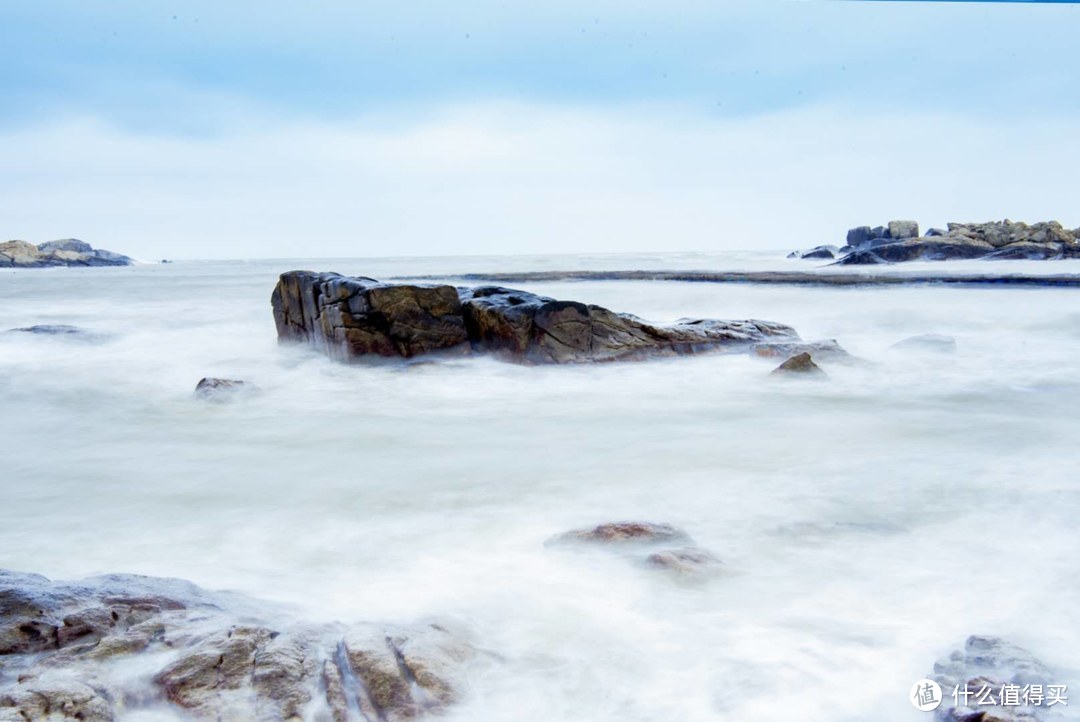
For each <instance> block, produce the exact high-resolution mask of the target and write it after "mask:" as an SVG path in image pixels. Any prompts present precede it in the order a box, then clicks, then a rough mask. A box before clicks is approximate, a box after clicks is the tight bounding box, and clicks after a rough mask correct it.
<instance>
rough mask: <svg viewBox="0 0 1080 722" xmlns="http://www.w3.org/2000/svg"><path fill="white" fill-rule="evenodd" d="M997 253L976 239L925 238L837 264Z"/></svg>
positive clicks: (884, 246) (868, 251) (860, 253)
mask: <svg viewBox="0 0 1080 722" xmlns="http://www.w3.org/2000/svg"><path fill="white" fill-rule="evenodd" d="M993 251H994V247H993V246H991V245H990V244H989V243H987V242H985V241H981V240H978V239H975V238H959V237H952V236H944V237H936V236H934V237H927V236H924V237H922V238H912V239H909V240H906V241H896V242H893V243H885V244H882V245H880V246H875V247H873V248H871V249H864V250H857V251H853V252H852V253H849V254H848V255H846V256H844V257H843V258H841V259H840V260H839V261H837V264H838V265H842V266H852V265H867V264H878V263H903V262H905V261H946V260H951V259H958V258H982V257H983V256H986V255H988V254H990V253H993Z"/></svg>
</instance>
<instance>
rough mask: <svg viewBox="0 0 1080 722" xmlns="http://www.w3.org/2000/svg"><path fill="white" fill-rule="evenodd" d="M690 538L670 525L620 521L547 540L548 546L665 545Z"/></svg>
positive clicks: (570, 532)
mask: <svg viewBox="0 0 1080 722" xmlns="http://www.w3.org/2000/svg"><path fill="white" fill-rule="evenodd" d="M689 541H690V536H689V535H688V534H687V533H686V532H684V531H682V530H681V529H677V528H675V527H673V526H671V525H670V524H656V523H654V522H649V521H620V522H612V523H608V524H600V525H599V526H595V527H592V528H588V529H574V530H572V531H568V532H564V533H562V534H559V535H558V536H555V537H553V538H551V539H550V540H548V544H564V543H568V542H569V543H573V542H582V543H587V544H667V543H670V542H689Z"/></svg>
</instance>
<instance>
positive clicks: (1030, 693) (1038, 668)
mask: <svg viewBox="0 0 1080 722" xmlns="http://www.w3.org/2000/svg"><path fill="white" fill-rule="evenodd" d="M929 678H930V679H932V680H933V681H935V682H937V683H938V685H940V687H941V692H942V697H943V701H942V704H941V706H940V707H938V708H937V710H936V712H935V718H936V719H937V720H939V721H940V722H1021V721H1024V722H1040V721H1041V722H1048V721H1049V720H1056V719H1059V716H1058V715H1059V714H1060V713H1061V712H1062V711H1064V710H1065V709H1067V703H1068V700H1067V699H1066V704H1061V703H1052V702H1051V699H1052V698H1053V697H1054V696H1055V694H1056V693H1055V691H1054V690H1053V689H1051V688H1052V687H1056V686H1062V685H1065V682H1064V681H1063V680H1061V679H1055V678H1054V675H1053V674H1052V672H1051V670H1049V669H1048V668H1047V667H1046V665H1044V664H1043V663H1042V662H1041V661H1039V660H1038V659H1037V658H1036V657H1035V656H1034V655H1032V654H1031V652H1029V651H1027V650H1026V649H1023V648H1021V647H1018V646H1016V645H1015V644H1012V643H1011V642H1009V641H1008V640H1005V639H1002V638H1001V637H990V636H979V635H973V636H971V637H968V638H967V641H966V642H965V643H964V646H963V648H962V649H958V650H956V651H954V652H952V653H951V654H950V655H949V656H948V657H945V658H943V659H940V660H938V662H937V663H935V664H934V671H933V673H932V674H931V675H930V677H929ZM1065 686H1066V687H1067V685H1065ZM1063 693H1064V694H1065V695H1066V696H1067V694H1068V690H1067V689H1065V690H1063ZM1014 695H1015V697H1014ZM989 700H993V701H994V703H993V704H990V703H989ZM1003 701H1004V702H1005V703H1004V704H1003V703H1002V702H1003Z"/></svg>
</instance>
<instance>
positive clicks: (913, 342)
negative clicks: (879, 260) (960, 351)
mask: <svg viewBox="0 0 1080 722" xmlns="http://www.w3.org/2000/svg"><path fill="white" fill-rule="evenodd" d="M891 348H894V349H897V350H900V351H908V350H915V351H934V352H936V353H954V352H955V351H956V339H955V338H953V337H952V336H944V335H942V334H940V333H923V334H919V335H918V336H911V337H909V338H905V339H903V340H901V341H897V342H896V343H894V344H893V345H892V346H891Z"/></svg>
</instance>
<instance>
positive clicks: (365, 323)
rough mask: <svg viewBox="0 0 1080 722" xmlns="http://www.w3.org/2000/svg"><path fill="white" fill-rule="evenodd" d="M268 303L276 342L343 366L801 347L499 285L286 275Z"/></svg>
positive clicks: (768, 331)
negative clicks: (454, 357)
mask: <svg viewBox="0 0 1080 722" xmlns="http://www.w3.org/2000/svg"><path fill="white" fill-rule="evenodd" d="M271 300H272V305H273V308H274V319H275V322H276V324H277V329H278V338H279V339H280V340H282V341H300V342H306V343H309V344H312V345H314V346H316V347H317V348H319V349H320V350H322V351H323V352H325V353H327V354H328V355H330V356H331V357H333V358H338V359H342V360H355V359H358V358H362V357H371V356H383V357H399V358H411V357H414V356H418V355H421V354H432V353H443V354H445V353H467V352H477V353H491V354H495V355H497V356H500V357H502V358H505V359H507V360H511V361H516V362H520V363H527V364H547V363H583V362H597V361H615V360H623V359H643V358H649V357H656V356H677V355H682V354H692V353H698V352H702V351H741V352H745V351H748V350H749V349H750V347H751V345H752V344H754V343H759V342H762V341H766V340H797V339H798V334H796V333H795V331H794V329H792V328H790V327H789V326H784V325H782V324H778V323H773V322H769V321H757V320H747V321H719V320H712V319H684V320H681V321H679V322H677V323H674V324H670V325H665V326H660V325H653V324H650V323H647V322H645V321H643V320H642V319H639V318H637V317H635V316H631V315H629V314H623V313H615V312H613V311H609V310H608V309H606V308H601V307H599V306H590V305H586V304H583V303H577V302H574V301H557V300H555V299H552V298H547V297H544V296H538V295H536V294H532V293H528V292H526V291H516V290H513V289H509V288H503V287H501V286H482V287H477V288H460V289H455V288H453V287H452V286H434V285H433V286H425V285H412V284H384V283H379V282H378V281H375V280H373V279H370V278H347V277H344V276H339V275H337V274H334V273H323V274H317V273H312V272H310V271H292V272H289V273H286V274H283V275H282V277H281V280H280V281H279V282H278V285H277V287H276V288H275V289H274V293H273V296H272V298H271Z"/></svg>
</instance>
